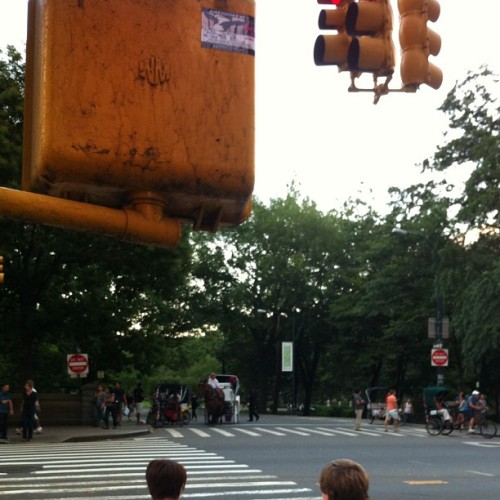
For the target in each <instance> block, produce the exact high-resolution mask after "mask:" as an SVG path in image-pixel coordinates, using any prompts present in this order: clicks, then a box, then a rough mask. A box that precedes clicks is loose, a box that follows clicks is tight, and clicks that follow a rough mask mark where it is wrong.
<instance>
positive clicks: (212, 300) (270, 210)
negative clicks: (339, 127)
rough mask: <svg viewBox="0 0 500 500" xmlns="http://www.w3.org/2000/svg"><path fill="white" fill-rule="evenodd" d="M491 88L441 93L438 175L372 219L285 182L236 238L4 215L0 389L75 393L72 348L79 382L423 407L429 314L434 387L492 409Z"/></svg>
mask: <svg viewBox="0 0 500 500" xmlns="http://www.w3.org/2000/svg"><path fill="white" fill-rule="evenodd" d="M23 71H24V68H23V62H22V58H21V57H20V56H19V54H17V53H16V51H15V50H14V49H12V48H8V50H7V57H6V59H4V60H1V59H0V185H1V186H9V187H18V185H19V179H20V171H21V148H22V104H23ZM495 84H497V80H496V77H495V75H492V74H491V73H490V72H489V71H488V70H487V69H486V68H482V69H481V70H480V72H479V73H477V74H474V73H471V74H468V75H467V77H466V79H465V80H464V82H462V83H460V84H457V85H456V86H455V87H454V88H453V89H452V90H451V91H450V93H449V95H448V97H447V99H446V100H445V102H444V103H443V105H442V107H441V110H442V111H443V112H444V113H445V114H446V115H447V116H448V117H449V121H450V131H449V134H448V136H447V137H446V140H445V142H444V143H443V144H442V145H439V147H438V148H437V151H436V154H435V155H434V157H433V158H430V159H428V160H426V161H424V162H423V165H422V168H424V169H428V170H432V171H434V172H435V173H436V180H435V181H432V182H428V183H426V184H417V185H414V186H409V187H407V188H406V189H392V190H391V194H392V202H391V205H390V211H389V213H388V214H386V215H383V216H382V215H380V214H377V213H375V212H374V211H373V209H371V208H370V207H367V206H365V204H364V203H363V202H362V201H360V200H349V201H348V202H346V204H345V206H344V207H343V209H342V210H339V211H332V212H329V213H326V214H324V213H322V212H321V211H320V210H318V208H317V207H316V205H315V203H314V201H312V200H309V199H307V198H306V199H303V198H302V196H301V195H300V192H299V191H298V189H297V188H296V187H295V186H291V187H290V189H289V193H288V195H287V196H286V197H285V198H284V199H274V200H271V201H270V202H269V203H268V204H267V205H266V204H263V203H261V202H260V201H259V200H255V207H254V211H253V214H252V216H251V217H250V219H249V220H248V221H247V222H246V223H245V224H242V225H241V226H239V227H237V228H233V229H227V230H223V231H220V232H218V233H216V234H206V233H192V234H191V233H189V232H188V231H186V232H185V234H184V238H183V241H182V244H181V245H180V247H179V249H178V250H177V251H175V252H166V251H164V250H157V249H152V248H148V247H141V246H131V245H127V244H124V243H119V242H115V241H111V240H109V239H106V238H102V237H98V236H95V235H87V234H86V235H83V234H79V233H74V232H70V231H63V230H59V229H53V228H47V227H42V226H39V225H36V224H23V223H19V222H16V221H9V220H0V234H1V239H0V254H1V255H4V256H5V257H6V265H5V268H6V271H5V272H6V276H7V278H6V281H5V283H4V284H3V285H2V286H1V288H0V317H1V329H0V341H1V342H2V346H3V349H2V352H1V353H0V375H1V377H2V379H5V380H10V381H11V382H13V381H15V382H16V383H18V384H19V383H20V382H21V381H22V380H23V379H24V378H26V377H28V376H30V377H34V378H35V380H37V384H38V385H39V386H40V387H44V388H46V389H56V388H67V387H70V386H71V383H70V382H69V381H68V376H67V374H66V371H65V360H66V354H67V353H69V352H74V351H76V350H80V351H82V352H88V353H89V354H90V358H91V372H90V374H89V380H95V378H96V376H97V372H98V370H104V371H105V373H106V377H107V378H109V377H121V378H122V379H123V380H124V382H125V385H128V386H129V387H130V386H132V385H133V384H135V383H136V381H137V380H138V379H141V380H142V381H143V382H146V385H147V387H148V389H152V386H153V385H154V384H155V383H156V382H159V381H162V380H167V379H168V380H178V381H182V382H184V383H188V384H191V385H192V386H195V385H196V383H197V382H198V381H199V380H200V379H201V378H202V377H205V376H206V375H207V373H208V372H209V371H212V370H215V371H217V372H219V373H220V372H225V373H235V374H237V375H239V377H240V379H241V381H242V385H243V386H244V388H245V390H247V389H249V388H250V387H256V388H257V389H258V390H259V397H260V400H261V405H262V407H264V405H265V406H269V407H270V408H271V410H277V408H278V407H281V406H282V405H287V404H292V403H293V402H294V399H295V402H296V403H298V404H304V406H305V411H306V413H307V412H308V409H309V407H310V405H311V404H313V405H314V404H319V403H323V404H324V403H327V402H332V401H335V400H340V399H346V398H348V397H349V395H350V394H351V391H352V389H353V388H355V387H362V388H365V387H368V386H374V385H387V386H389V385H391V386H394V387H396V388H397V389H398V391H399V393H400V395H402V394H403V393H405V394H411V395H413V396H414V397H419V394H420V392H421V389H422V387H423V386H427V385H433V384H435V383H436V370H435V369H431V367H430V349H431V347H432V345H433V342H434V340H433V339H430V338H428V329H427V321H428V318H429V317H436V315H437V314H440V313H441V312H442V313H443V314H444V315H445V316H447V317H449V318H450V324H451V335H450V338H449V339H446V340H445V346H446V347H447V348H449V350H450V366H449V367H448V368H446V369H444V376H445V383H446V385H448V386H450V388H451V389H454V390H459V389H461V390H465V391H469V390H471V389H472V388H473V387H475V386H476V385H478V384H479V386H480V387H481V389H482V390H483V391H486V392H487V393H488V395H489V397H490V400H491V402H492V403H494V404H495V405H496V406H497V410H498V400H499V398H498V396H499V394H498V387H500V368H499V366H498V363H497V361H496V360H497V359H498V358H499V356H500V326H499V325H500V298H499V297H500V260H499V259H498V257H499V249H500V246H499V237H500V235H499V230H500V228H499V203H500V202H499V199H500V198H499V188H500V166H499V161H498V160H499V152H500V148H499V137H498V131H499V107H498V104H497V103H496V101H495V99H494V93H493V91H492V90H489V89H492V88H493V86H494V85H495ZM465 168H466V169H468V172H469V174H468V178H467V181H466V182H465V184H464V186H463V189H461V185H457V186H453V185H452V184H451V182H450V181H449V179H451V178H452V177H453V176H451V175H450V176H447V175H446V172H447V171H449V170H452V169H453V170H455V171H456V170H457V169H458V170H460V169H465ZM439 175H442V178H441V179H440V180H437V179H438V177H439ZM395 227H399V228H401V229H403V230H404V231H400V232H399V233H397V232H396V233H394V232H393V229H394V228H395ZM471 235H473V236H474V238H472V239H471V238H470V236H471ZM283 341H294V346H295V349H294V351H295V371H294V372H293V373H290V372H282V371H281V343H282V342H283ZM294 396H295V397H294Z"/></svg>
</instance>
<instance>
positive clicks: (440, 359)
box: [431, 349, 448, 366]
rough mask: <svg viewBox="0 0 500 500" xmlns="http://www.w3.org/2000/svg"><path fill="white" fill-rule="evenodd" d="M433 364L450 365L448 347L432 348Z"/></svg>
mask: <svg viewBox="0 0 500 500" xmlns="http://www.w3.org/2000/svg"><path fill="white" fill-rule="evenodd" d="M431 366H448V349H431Z"/></svg>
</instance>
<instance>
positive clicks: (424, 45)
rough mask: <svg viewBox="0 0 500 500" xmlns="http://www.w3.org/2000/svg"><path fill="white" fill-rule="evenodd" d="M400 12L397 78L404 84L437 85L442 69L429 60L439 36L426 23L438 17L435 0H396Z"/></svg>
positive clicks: (439, 81)
mask: <svg viewBox="0 0 500 500" xmlns="http://www.w3.org/2000/svg"><path fill="white" fill-rule="evenodd" d="M398 9H399V14H400V28H399V41H400V45H401V52H402V54H401V80H402V82H403V86H404V87H407V88H410V89H412V88H418V86H419V85H421V84H427V85H429V86H430V87H432V88H433V89H438V88H439V87H440V86H441V83H442V82H443V73H442V71H441V70H440V69H439V68H438V67H437V66H435V65H434V64H432V63H431V62H429V56H430V55H432V56H436V55H437V54H439V51H440V50H441V37H440V36H439V35H438V34H437V33H435V32H434V31H432V30H431V29H430V28H428V27H427V22H428V21H432V22H435V21H437V19H438V18H439V14H440V10H441V8H440V5H439V3H438V2H437V0H398Z"/></svg>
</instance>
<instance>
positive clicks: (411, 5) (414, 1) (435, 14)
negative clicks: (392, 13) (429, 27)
mask: <svg viewBox="0 0 500 500" xmlns="http://www.w3.org/2000/svg"><path fill="white" fill-rule="evenodd" d="M398 10H399V13H400V14H401V15H404V14H407V13H408V12H422V13H425V12H426V13H427V15H426V17H427V19H428V20H429V21H432V22H433V23H434V22H436V21H437V20H438V19H439V14H440V13H441V6H440V4H439V2H438V1H437V0H398Z"/></svg>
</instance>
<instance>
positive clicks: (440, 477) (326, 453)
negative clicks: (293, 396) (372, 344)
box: [178, 416, 500, 500]
mask: <svg viewBox="0 0 500 500" xmlns="http://www.w3.org/2000/svg"><path fill="white" fill-rule="evenodd" d="M239 425H241V426H243V428H244V427H245V426H252V428H253V427H256V426H258V427H261V428H264V429H265V428H270V429H273V428H274V429H275V428H276V427H277V426H280V427H281V426H282V427H285V428H286V427H290V428H292V429H297V426H299V428H300V429H304V430H305V431H307V430H309V431H310V432H309V435H308V436H300V435H290V436H287V437H286V438H283V437H282V436H273V435H266V436H265V438H262V439H256V438H253V437H252V436H248V437H243V438H242V437H240V436H238V440H237V442H236V441H232V440H231V439H210V440H207V439H204V438H199V437H195V436H192V437H191V436H190V437H189V438H188V439H186V438H183V439H182V440H178V441H182V442H183V443H185V444H190V445H193V446H199V447H203V449H205V450H207V451H214V452H216V453H218V454H221V455H223V456H224V457H226V458H230V459H233V460H235V461H237V462H241V463H246V464H248V465H249V466H251V467H258V468H260V469H262V470H263V471H265V472H266V473H269V474H274V475H276V476H277V477H279V478H280V479H282V480H293V481H295V482H297V484H298V485H299V486H303V487H305V488H311V489H312V491H313V493H316V494H317V496H316V498H319V497H320V492H319V488H318V486H317V483H318V477H319V473H320V471H321V469H322V467H323V466H324V465H325V464H326V463H328V462H329V461H331V460H334V459H337V458H350V459H352V460H355V461H357V462H359V463H361V464H362V465H363V466H364V467H365V469H366V470H367V471H368V474H369V476H370V494H371V498H372V500H377V499H381V500H382V499H383V500H400V499H402V498H407V499H419V498H432V499H434V498H436V499H440V500H446V499H450V500H451V499H453V500H461V499H467V500H469V499H470V498H475V499H482V500H486V499H491V500H493V499H495V500H498V499H500V439H499V438H498V437H497V438H494V439H492V440H488V439H484V438H483V437H482V436H480V435H467V434H465V433H459V432H455V433H452V434H451V435H450V436H436V437H431V436H429V435H428V434H427V433H426V432H425V430H424V427H423V426H412V425H408V426H405V427H404V428H403V429H401V431H400V432H399V433H398V435H394V433H393V432H388V433H384V432H383V424H382V423H381V422H378V423H377V422H375V423H374V424H371V425H370V424H368V423H366V421H364V422H363V431H365V432H361V433H359V434H358V435H357V436H355V437H353V436H352V434H354V431H352V421H349V420H347V419H323V418H317V417H311V418H308V417H288V416H284V417H280V416H263V417H262V418H261V420H260V421H259V422H258V423H255V422H254V423H246V422H242V423H241V424H239ZM341 428H343V429H345V431H347V434H340V433H337V434H336V435H335V437H331V436H326V435H323V434H319V433H317V431H318V429H319V430H320V431H321V429H337V430H338V429H341ZM315 430H316V432H313V431H315ZM370 434H375V435H376V436H373V435H370Z"/></svg>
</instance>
